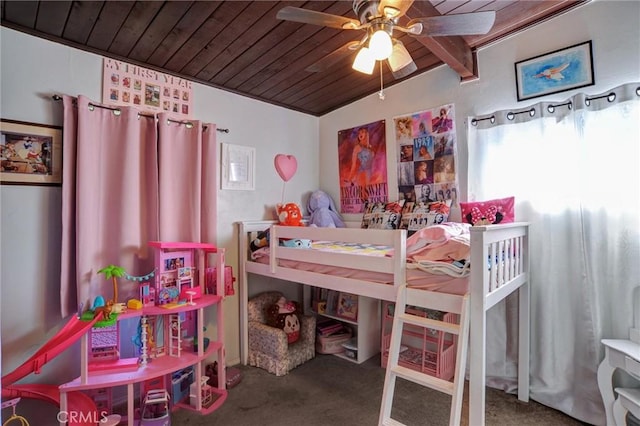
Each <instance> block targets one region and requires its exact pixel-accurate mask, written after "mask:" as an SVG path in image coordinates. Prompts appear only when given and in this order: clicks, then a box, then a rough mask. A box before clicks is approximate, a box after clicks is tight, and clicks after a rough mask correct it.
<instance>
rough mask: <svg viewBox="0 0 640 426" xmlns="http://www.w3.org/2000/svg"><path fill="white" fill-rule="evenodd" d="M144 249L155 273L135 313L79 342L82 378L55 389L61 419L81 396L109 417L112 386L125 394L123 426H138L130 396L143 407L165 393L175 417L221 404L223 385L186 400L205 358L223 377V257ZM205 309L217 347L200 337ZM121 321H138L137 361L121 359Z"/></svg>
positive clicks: (189, 249) (218, 252)
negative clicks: (74, 396) (148, 398)
mask: <svg viewBox="0 0 640 426" xmlns="http://www.w3.org/2000/svg"><path fill="white" fill-rule="evenodd" d="M149 246H150V247H152V248H153V249H154V251H155V257H154V259H155V273H154V274H153V278H152V279H151V280H149V281H145V282H143V283H141V284H140V286H139V295H140V302H141V306H142V307H141V309H129V310H127V311H126V312H122V313H120V314H118V316H117V320H116V323H115V324H114V325H109V326H106V327H99V325H100V324H99V323H96V325H95V326H94V327H93V328H92V329H91V331H90V332H89V333H87V334H86V335H85V336H83V337H82V338H81V347H82V356H81V365H80V370H81V371H80V373H81V374H80V377H78V378H77V379H75V380H73V381H71V382H69V383H65V384H63V385H61V386H60V387H59V391H60V409H61V411H66V410H67V408H68V406H67V404H68V399H67V394H68V393H70V392H74V391H84V392H86V393H87V394H89V395H90V396H92V397H93V398H94V402H95V403H96V407H99V408H100V409H106V410H107V411H110V410H111V389H112V388H113V387H117V386H125V387H126V388H127V414H126V423H127V424H131V425H134V424H138V422H139V419H136V414H135V413H136V410H135V408H136V407H135V400H134V394H135V393H136V390H137V393H138V394H139V397H140V400H141V401H143V400H144V398H145V395H146V394H147V393H149V392H158V390H162V391H166V392H167V395H169V397H170V401H171V407H172V408H173V409H175V408H178V407H179V408H188V409H193V410H196V411H199V412H201V413H203V414H208V413H210V412H212V411H214V410H215V409H217V408H218V407H220V406H221V405H222V403H223V402H224V401H225V399H226V395H227V391H226V388H225V385H224V384H225V379H224V377H223V378H222V380H219V383H220V384H221V385H220V386H218V387H215V388H211V387H209V386H206V389H205V388H204V387H203V388H202V392H196V394H195V395H192V394H191V393H192V392H191V391H192V390H193V389H195V388H197V386H196V387H193V386H191V385H192V384H193V383H194V382H195V383H200V380H198V379H197V378H202V377H203V376H204V377H206V376H205V375H204V370H203V367H202V363H203V362H205V360H206V359H207V358H209V357H213V358H215V359H216V360H217V362H218V364H219V365H221V366H222V368H221V369H220V371H221V372H222V374H224V371H225V369H224V363H225V359H224V353H225V351H224V317H223V312H222V300H223V298H224V295H225V290H226V289H225V283H226V282H227V280H225V272H226V271H227V269H226V268H225V264H224V249H218V248H216V247H215V246H213V245H211V244H205V243H182V242H150V243H149ZM210 261H211V264H210ZM213 270H215V272H216V276H215V286H210V285H209V287H211V288H210V289H209V291H208V289H207V286H208V284H210V283H211V278H212V277H210V276H209V277H208V276H207V275H209V274H210V273H211V271H213ZM231 288H232V287H231ZM211 290H213V292H212V291H211ZM211 307H215V310H216V317H215V319H216V321H215V322H216V333H215V335H216V340H215V341H213V340H211V341H210V340H209V339H208V338H205V337H204V310H205V309H209V308H211ZM127 319H134V320H136V319H139V327H138V329H139V341H140V347H139V353H140V356H138V357H134V358H128V359H123V358H121V356H120V354H121V352H122V353H124V351H123V350H122V349H123V348H121V347H120V345H121V343H120V342H122V344H123V345H124V344H125V343H124V342H127V341H128V340H129V339H122V338H121V337H122V336H120V333H121V330H123V327H120V324H121V322H122V321H123V320H127ZM136 388H137V389H136ZM105 401H106V402H105ZM62 424H64V423H61V425H62Z"/></svg>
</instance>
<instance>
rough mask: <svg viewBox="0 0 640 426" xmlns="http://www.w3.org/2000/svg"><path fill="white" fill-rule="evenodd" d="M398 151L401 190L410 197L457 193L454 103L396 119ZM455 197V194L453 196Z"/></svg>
mask: <svg viewBox="0 0 640 426" xmlns="http://www.w3.org/2000/svg"><path fill="white" fill-rule="evenodd" d="M393 121H394V126H395V135H396V147H397V148H396V149H397V152H398V191H399V194H400V198H403V197H404V198H405V200H407V201H415V202H422V203H428V202H431V201H435V200H436V199H438V197H439V196H440V194H443V195H442V196H446V195H445V194H447V192H446V191H447V190H448V193H449V194H452V193H454V194H456V197H455V198H456V200H455V201H457V186H458V185H457V178H456V130H455V125H454V124H455V123H454V109H453V105H452V104H449V105H442V106H439V107H437V108H433V109H429V110H425V111H420V112H415V113H413V114H408V115H404V116H399V117H395V118H394V119H393ZM452 198H453V196H452Z"/></svg>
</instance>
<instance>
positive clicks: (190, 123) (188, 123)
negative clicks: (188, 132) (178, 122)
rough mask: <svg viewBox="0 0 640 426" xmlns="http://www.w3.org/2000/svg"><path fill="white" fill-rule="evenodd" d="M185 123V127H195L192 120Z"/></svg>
mask: <svg viewBox="0 0 640 426" xmlns="http://www.w3.org/2000/svg"><path fill="white" fill-rule="evenodd" d="M184 125H185V127H186V128H187V129H192V128H193V123H192V122H190V121H187V122H186V123H184Z"/></svg>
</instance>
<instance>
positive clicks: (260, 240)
mask: <svg viewBox="0 0 640 426" xmlns="http://www.w3.org/2000/svg"><path fill="white" fill-rule="evenodd" d="M263 247H269V229H268V228H267V229H266V230H264V231H260V232H258V234H257V235H256V237H255V238H254V239H253V240H251V244H249V248H250V250H251V252H254V251H256V250H258V249H261V248H263Z"/></svg>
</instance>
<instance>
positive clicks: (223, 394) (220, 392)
mask: <svg viewBox="0 0 640 426" xmlns="http://www.w3.org/2000/svg"><path fill="white" fill-rule="evenodd" d="M211 393H213V394H214V398H215V400H214V401H213V403H212V404H211V405H210V406H208V407H202V410H200V411H198V410H196V407H194V406H193V405H191V404H188V403H186V402H179V403H177V404H176V405H175V407H176V408H184V409H185V410H191V411H195V412H196V413H201V414H202V415H207V414H210V413H213V412H214V411H216V410H217V409H218V408H220V407H221V406H222V404H223V403H224V401H225V400H226V399H227V390H226V389H218V388H211Z"/></svg>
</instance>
